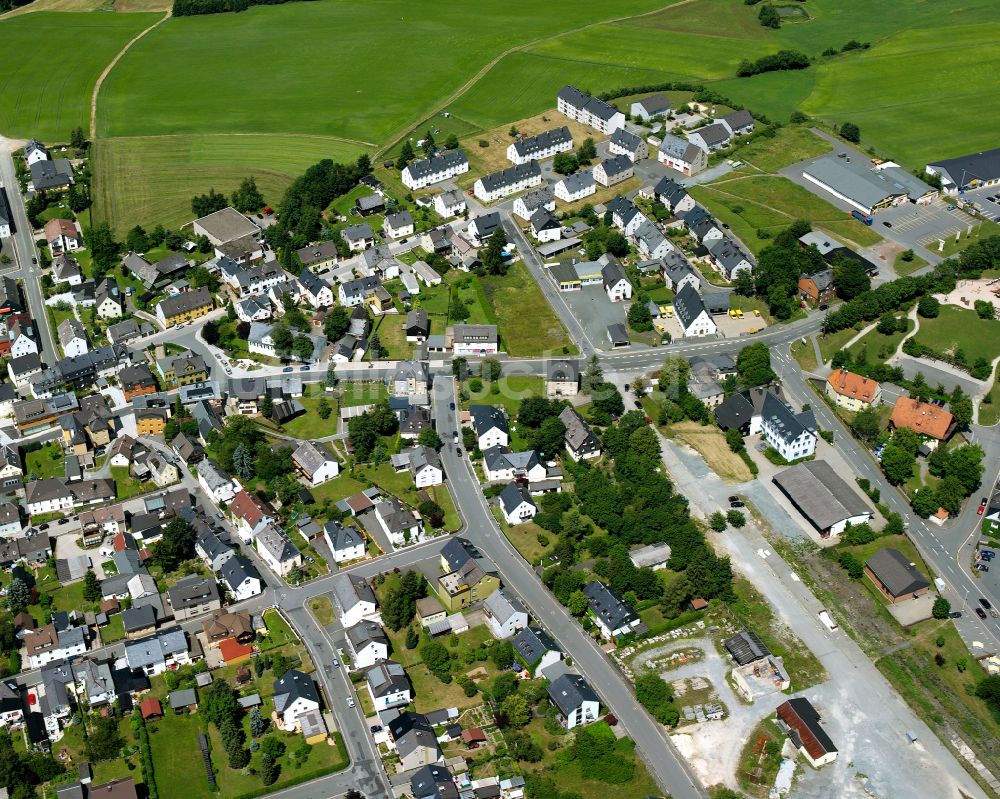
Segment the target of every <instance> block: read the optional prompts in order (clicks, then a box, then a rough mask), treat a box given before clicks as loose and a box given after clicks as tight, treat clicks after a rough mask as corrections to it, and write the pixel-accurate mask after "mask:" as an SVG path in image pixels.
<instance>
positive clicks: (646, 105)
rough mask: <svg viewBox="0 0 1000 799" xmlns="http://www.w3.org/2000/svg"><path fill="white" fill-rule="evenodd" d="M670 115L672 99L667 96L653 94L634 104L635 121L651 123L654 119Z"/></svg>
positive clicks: (633, 114)
mask: <svg viewBox="0 0 1000 799" xmlns="http://www.w3.org/2000/svg"><path fill="white" fill-rule="evenodd" d="M669 113H670V98H669V97H667V95H665V94H652V95H650V96H649V97H644V98H642V99H641V100H636V101H635V102H633V103H632V108H631V114H632V118H633V119H642V120H644V121H649V120H650V119H652V118H653V117H662V116H666V115H667V114H669Z"/></svg>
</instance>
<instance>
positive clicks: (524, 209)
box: [513, 186, 556, 222]
mask: <svg viewBox="0 0 1000 799" xmlns="http://www.w3.org/2000/svg"><path fill="white" fill-rule="evenodd" d="M539 208H544V209H545V210H546V211H555V210H556V199H555V196H554V195H553V194H552V189H550V188H549V187H548V186H543V187H541V188H540V189H534V190H532V191H529V192H527V193H526V194H522V195H521V196H520V197H518V198H517V199H516V200H514V208H513V212H514V215H515V216H519V217H521V219H523V220H524V221H525V222H527V221H529V220H530V219H531V217H532V215H533V214H534V213H535V211H537V210H538V209H539Z"/></svg>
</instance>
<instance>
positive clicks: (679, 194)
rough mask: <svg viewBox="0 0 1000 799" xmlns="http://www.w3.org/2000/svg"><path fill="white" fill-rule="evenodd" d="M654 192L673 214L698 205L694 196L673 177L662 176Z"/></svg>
mask: <svg viewBox="0 0 1000 799" xmlns="http://www.w3.org/2000/svg"><path fill="white" fill-rule="evenodd" d="M653 194H654V196H655V197H656V199H657V200H659V201H660V203H661V204H662V205H663V207H664V208H666V209H667V210H668V211H670V212H671V213H672V214H680V213H684V212H685V211H690V210H691V209H693V208H694V207H695V205H697V203H696V202H695V201H694V197H692V196H691V195H690V194H688V192H687V189H686V188H684V186H682V185H681V184H680V183H678V182H677V181H676V180H674V179H673V178H660V181H659V183H657V184H656V187H655V188H654V189H653Z"/></svg>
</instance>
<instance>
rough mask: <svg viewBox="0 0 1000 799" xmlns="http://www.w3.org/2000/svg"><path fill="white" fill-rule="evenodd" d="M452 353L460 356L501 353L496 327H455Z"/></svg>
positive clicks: (463, 325)
mask: <svg viewBox="0 0 1000 799" xmlns="http://www.w3.org/2000/svg"><path fill="white" fill-rule="evenodd" d="M451 331H452V353H453V354H454V355H455V356H456V357H458V356H469V355H496V354H497V353H498V352H499V351H500V337H499V334H498V333H497V326H496V325H465V324H461V325H454V326H453V327H452V328H451Z"/></svg>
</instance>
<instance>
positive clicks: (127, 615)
mask: <svg viewBox="0 0 1000 799" xmlns="http://www.w3.org/2000/svg"><path fill="white" fill-rule="evenodd" d="M122 623H123V624H124V626H125V632H127V633H130V632H134V631H135V630H144V629H146V628H147V627H155V626H156V609H155V608H153V606H152V605H143V606H141V607H138V608H126V609H125V610H123V611H122Z"/></svg>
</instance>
